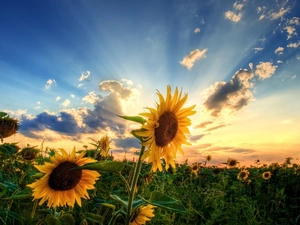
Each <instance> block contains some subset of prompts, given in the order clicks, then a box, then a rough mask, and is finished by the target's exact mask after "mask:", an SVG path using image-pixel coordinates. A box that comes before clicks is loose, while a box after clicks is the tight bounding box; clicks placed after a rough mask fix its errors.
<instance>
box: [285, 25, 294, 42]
mask: <svg viewBox="0 0 300 225" xmlns="http://www.w3.org/2000/svg"><path fill="white" fill-rule="evenodd" d="M284 29H285V30H286V32H287V33H288V36H287V40H289V39H290V38H292V37H293V36H294V35H297V32H296V29H295V27H292V26H286V27H285V28H284Z"/></svg>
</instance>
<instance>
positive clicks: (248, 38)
mask: <svg viewBox="0 0 300 225" xmlns="http://www.w3.org/2000/svg"><path fill="white" fill-rule="evenodd" d="M299 8H300V3H299V1H296V0H287V1H265V0H264V1H250V0H248V1H245V0H244V1H220V0H210V1H202V2H201V3H200V1H196V0H189V1H179V0H174V1H158V0H154V1H134V0H133V1H123V0H122V1H121V0H120V1H115V0H113V1H92V0H89V1H79V0H75V1H66V0H60V1H26V2H25V1H5V2H1V7H0V10H1V13H0V21H1V22H0V28H1V30H2V32H1V35H0V78H1V82H0V90H1V95H2V98H1V99H0V106H1V110H2V111H5V112H8V113H9V114H10V115H11V116H13V117H17V118H19V119H20V123H21V128H20V130H19V132H18V134H16V135H15V136H13V137H11V138H9V139H6V141H12V142H19V143H20V144H22V145H24V146H25V145H26V144H27V143H28V144H32V145H34V144H41V143H42V141H44V146H49V147H54V148H59V147H65V148H70V149H72V146H76V147H77V148H81V147H82V146H83V145H85V144H87V145H88V143H89V142H90V141H89V138H91V137H92V138H99V137H101V135H104V134H107V135H109V136H110V138H111V140H112V150H113V153H114V154H115V156H120V157H124V154H125V152H127V153H126V154H127V156H128V157H131V156H133V154H132V153H133V152H134V151H136V150H137V148H138V147H139V145H138V142H137V140H135V139H134V138H132V137H131V136H130V134H129V132H130V130H131V129H132V128H133V127H134V125H133V124H131V123H128V122H126V121H123V120H121V119H120V118H118V117H116V114H121V115H137V114H138V113H141V112H143V111H145V108H144V107H153V106H154V104H155V102H156V101H157V100H158V99H157V96H156V90H159V91H160V92H162V93H165V91H166V86H167V85H168V84H170V85H171V87H172V90H174V89H175V87H176V86H177V87H179V88H180V89H181V88H182V90H183V92H184V93H188V94H189V99H188V102H187V104H186V106H189V105H193V104H196V109H197V114H196V115H195V116H193V117H192V121H193V125H192V127H191V128H190V129H191V136H190V137H189V138H190V141H191V142H192V144H193V145H192V147H186V148H185V152H186V154H185V155H184V156H179V158H178V160H184V159H186V158H188V159H189V161H190V162H193V161H199V162H200V161H201V160H203V158H204V157H205V156H206V155H207V154H211V155H212V157H213V163H216V164H218V163H220V162H223V161H226V160H227V158H229V157H234V158H237V159H238V160H239V161H241V163H253V162H254V161H255V160H256V159H260V160H261V161H264V162H266V163H270V162H275V161H279V162H280V161H282V160H284V159H285V158H286V157H294V158H295V160H296V158H297V157H298V153H299V149H300V148H299V147H300V144H299V141H298V140H300V133H299V131H298V130H299V126H300V121H299V113H300V104H299V100H298V99H299V96H300V95H299V94H300V89H299V87H300V78H299V76H300V74H299V71H300V66H299V64H300V63H299V62H300V51H299V49H300V38H299V33H300V12H299Z"/></svg>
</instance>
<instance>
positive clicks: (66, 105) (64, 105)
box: [61, 99, 71, 107]
mask: <svg viewBox="0 0 300 225" xmlns="http://www.w3.org/2000/svg"><path fill="white" fill-rule="evenodd" d="M70 103H71V102H70V100H69V99H66V100H65V101H64V102H63V103H61V105H62V106H63V107H68V106H70Z"/></svg>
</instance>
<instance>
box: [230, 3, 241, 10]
mask: <svg viewBox="0 0 300 225" xmlns="http://www.w3.org/2000/svg"><path fill="white" fill-rule="evenodd" d="M243 6H244V5H243V4H238V3H237V2H235V3H234V4H233V8H234V9H236V10H242V8H243Z"/></svg>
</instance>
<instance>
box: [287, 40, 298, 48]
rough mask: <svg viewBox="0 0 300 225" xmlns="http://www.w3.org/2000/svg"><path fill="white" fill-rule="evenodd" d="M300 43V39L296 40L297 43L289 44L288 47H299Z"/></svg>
mask: <svg viewBox="0 0 300 225" xmlns="http://www.w3.org/2000/svg"><path fill="white" fill-rule="evenodd" d="M299 45H300V41H298V42H295V43H291V44H288V45H287V47H288V48H298V47H299Z"/></svg>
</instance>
